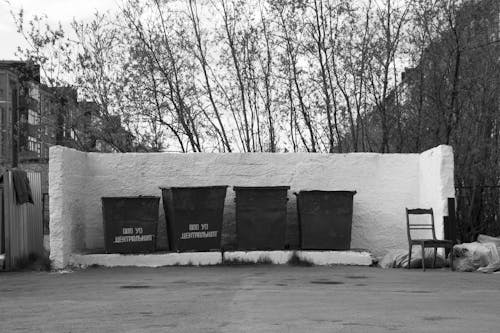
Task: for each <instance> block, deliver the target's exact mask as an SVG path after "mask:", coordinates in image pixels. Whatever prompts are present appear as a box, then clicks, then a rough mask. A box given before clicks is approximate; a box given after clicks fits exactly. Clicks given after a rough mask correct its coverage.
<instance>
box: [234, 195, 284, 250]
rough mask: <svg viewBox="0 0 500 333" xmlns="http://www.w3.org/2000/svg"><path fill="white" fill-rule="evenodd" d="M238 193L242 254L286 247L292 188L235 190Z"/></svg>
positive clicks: (239, 235) (237, 205) (237, 212)
mask: <svg viewBox="0 0 500 333" xmlns="http://www.w3.org/2000/svg"><path fill="white" fill-rule="evenodd" d="M233 189H234V191H235V192H236V235H237V242H238V248H239V249H240V250H282V249H283V248H284V247H285V231H286V204H287V201H288V198H287V192H288V189H290V187H289V186H274V187H241V186H235V187H233Z"/></svg>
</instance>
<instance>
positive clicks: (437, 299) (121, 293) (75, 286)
mask: <svg viewBox="0 0 500 333" xmlns="http://www.w3.org/2000/svg"><path fill="white" fill-rule="evenodd" d="M0 332H495V333H498V332H500V274H481V273H459V272H450V271H448V270H446V269H436V270H432V269H430V270H427V271H426V272H422V271H421V270H419V269H414V270H405V269H389V270H383V269H380V268H373V267H350V266H336V267H295V266H287V265H283V266H281V265H251V266H246V265H242V266H216V267H164V268H133V267H130V268H112V269H111V268H109V269H108V268H89V269H87V270H79V271H71V272H68V271H66V272H64V271H63V272H50V273H49V272H9V273H5V272H4V273H0Z"/></svg>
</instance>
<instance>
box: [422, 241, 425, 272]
mask: <svg viewBox="0 0 500 333" xmlns="http://www.w3.org/2000/svg"><path fill="white" fill-rule="evenodd" d="M422 270H423V271H424V272H425V246H424V245H423V244H422Z"/></svg>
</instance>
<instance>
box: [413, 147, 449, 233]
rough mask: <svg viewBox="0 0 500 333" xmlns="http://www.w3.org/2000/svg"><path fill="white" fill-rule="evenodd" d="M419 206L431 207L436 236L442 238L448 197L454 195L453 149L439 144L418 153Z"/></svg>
mask: <svg viewBox="0 0 500 333" xmlns="http://www.w3.org/2000/svg"><path fill="white" fill-rule="evenodd" d="M419 169H420V170H419V178H420V190H419V193H420V207H419V208H432V209H433V210H434V220H435V227H436V237H437V238H439V239H443V237H444V225H443V217H444V216H448V198H454V197H455V182H454V163H453V149H452V148H451V147H450V146H445V145H441V146H438V147H436V148H434V149H430V150H427V151H425V152H423V153H422V154H420V168H419Z"/></svg>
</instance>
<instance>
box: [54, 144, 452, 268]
mask: <svg viewBox="0 0 500 333" xmlns="http://www.w3.org/2000/svg"><path fill="white" fill-rule="evenodd" d="M204 185H230V186H273V185H275V186H279V185H289V186H291V190H290V192H289V199H290V201H289V205H288V220H289V221H288V225H287V242H288V244H290V246H291V247H292V248H293V247H295V246H297V245H298V230H297V219H296V203H295V196H294V195H293V192H294V191H299V190H312V189H318V190H356V191H357V194H356V195H355V196H354V216H353V229H352V242H351V247H352V248H361V249H367V250H369V251H371V252H372V253H373V254H374V255H376V256H380V255H383V254H384V253H385V252H386V251H387V250H389V249H394V248H406V247H407V239H406V224H405V223H406V222H405V211H404V209H405V207H419V206H422V207H424V206H425V207H429V206H432V207H434V209H435V210H436V211H438V212H439V214H440V215H439V217H438V215H437V214H436V215H437V216H436V217H437V219H438V220H439V218H441V219H442V216H443V214H445V211H446V210H445V208H446V207H445V206H443V204H444V205H445V204H446V198H447V197H453V154H452V150H451V147H448V146H439V147H436V148H434V149H432V150H429V151H427V152H424V153H423V154H373V153H352V154H310V153H275V154H271V153H252V154H235V153H233V154H207V153H196V154H167V153H149V154H142V153H127V154H99V153H82V152H78V151H75V150H73V149H69V148H64V147H59V146H56V147H52V148H51V150H50V170H49V186H50V191H49V195H50V207H51V213H50V230H51V235H50V236H51V238H50V242H51V259H52V260H53V262H54V266H55V267H59V268H61V267H64V266H66V265H67V263H68V258H69V255H70V254H71V253H74V252H77V253H82V252H99V251H101V249H102V248H103V247H104V237H103V222H102V213H101V201H100V200H101V197H103V196H136V195H158V196H160V195H161V192H160V190H159V186H167V187H168V186H204ZM427 193H430V194H427ZM234 209H235V207H234V192H233V190H232V188H228V192H227V197H226V206H225V212H224V225H223V232H222V237H223V241H222V242H223V245H224V246H225V247H228V248H230V247H232V246H235V240H234V236H231V235H234V228H235V223H234V219H235V211H234ZM160 213H161V216H160V226H163V227H162V228H160V230H159V238H160V243H162V242H163V243H162V244H163V246H165V243H164V242H165V239H166V234H165V228H164V225H165V219H164V214H163V211H162V209H161V212H160ZM440 222H441V221H440ZM440 228H441V229H442V227H440ZM440 234H442V230H441V231H440ZM160 245H161V244H160Z"/></svg>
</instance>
